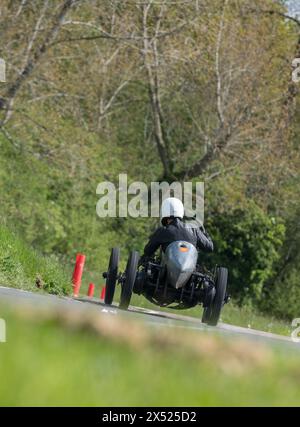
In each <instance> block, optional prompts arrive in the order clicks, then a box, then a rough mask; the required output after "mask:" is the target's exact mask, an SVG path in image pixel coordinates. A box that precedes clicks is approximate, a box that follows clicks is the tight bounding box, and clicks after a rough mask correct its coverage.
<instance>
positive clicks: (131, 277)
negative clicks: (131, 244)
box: [119, 251, 140, 310]
mask: <svg viewBox="0 0 300 427" xmlns="http://www.w3.org/2000/svg"><path fill="white" fill-rule="evenodd" d="M139 259H140V257H139V254H138V252H136V251H132V252H131V254H130V256H129V259H128V262H127V266H126V271H125V278H124V281H123V283H122V290H121V297H120V304H119V307H120V308H122V309H123V310H127V308H128V306H129V304H130V300H131V295H132V290H133V286H134V282H135V278H136V274H137V269H138V263H139Z"/></svg>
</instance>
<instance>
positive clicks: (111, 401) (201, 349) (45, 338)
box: [0, 306, 300, 406]
mask: <svg viewBox="0 0 300 427" xmlns="http://www.w3.org/2000/svg"><path fill="white" fill-rule="evenodd" d="M0 317H2V318H5V320H6V324H7V342H6V343H2V344H0V378H1V381H0V404H1V405H3V406H4V405H9V406H14V405H23V406H26V405H34V406H36V405H100V406H105V405H108V406H110V405H113V406H114V405H125V406H126V405H128V406H142V405H144V406H148V405H155V406H156V405H162V406H163V405H174V406H179V405H208V406H210V405H224V406H227V405H229V406H230V405H271V406H272V405H299V403H300V389H299V379H300V365H299V352H298V351H297V352H296V351H293V350H289V351H286V349H282V350H279V349H278V348H277V347H276V348H265V347H262V346H261V345H259V344H256V345H255V346H253V343H252V342H250V343H247V342H245V343H242V342H236V341H235V340H230V341H225V340H222V339H221V338H217V337H213V336H207V335H205V334H193V333H190V332H188V331H185V332H184V334H181V333H178V331H176V332H173V335H172V336H170V334H172V331H171V330H170V329H168V330H167V331H165V330H164V329H159V330H158V329H155V331H154V332H153V330H152V332H151V334H152V336H151V337H150V338H149V330H148V329H145V327H144V326H143V327H142V326H139V330H138V331H137V330H134V328H133V329H132V328H131V325H130V324H127V321H125V319H124V320H121V321H120V320H118V321H117V323H116V324H115V326H114V329H113V330H111V331H110V332H108V333H104V331H106V325H107V323H106V324H105V319H106V322H107V317H105V318H103V319H102V320H101V321H99V316H97V325H96V326H95V328H92V327H91V324H92V322H93V321H94V320H92V321H91V322H85V323H84V324H81V320H80V319H77V322H76V324H75V325H73V326H72V327H71V326H70V325H71V324H72V321H70V320H69V321H68V322H66V319H65V313H64V314H61V315H60V316H58V315H57V314H55V315H53V317H52V316H49V315H48V317H47V318H44V317H43V315H41V314H40V313H36V315H35V316H33V315H32V313H31V314H30V316H29V317H28V313H26V312H25V313H23V314H22V312H20V311H18V310H17V311H10V310H8V309H7V308H5V309H4V307H3V306H2V307H0ZM114 319H116V318H114ZM71 320H72V319H71ZM99 322H100V323H99ZM101 322H102V323H101ZM103 322H104V323H103ZM114 322H116V320H115V321H114ZM73 323H75V321H74V320H73ZM141 328H142V329H141ZM95 331H97V333H95ZM153 334H155V336H153ZM135 337H136V339H135Z"/></svg>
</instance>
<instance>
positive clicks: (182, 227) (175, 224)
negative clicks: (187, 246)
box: [144, 218, 214, 256]
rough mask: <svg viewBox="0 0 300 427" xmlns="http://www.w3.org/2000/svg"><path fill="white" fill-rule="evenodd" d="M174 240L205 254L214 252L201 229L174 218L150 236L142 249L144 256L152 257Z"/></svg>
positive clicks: (211, 243)
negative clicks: (190, 245) (190, 244)
mask: <svg viewBox="0 0 300 427" xmlns="http://www.w3.org/2000/svg"><path fill="white" fill-rule="evenodd" d="M176 240H184V241H185V242H188V243H192V244H193V245H194V246H195V247H196V248H197V249H201V250H203V251H205V252H212V251H213V250H214V245H213V242H212V240H211V238H210V237H209V235H208V234H207V233H206V232H205V230H204V228H203V227H198V228H194V227H191V225H190V224H186V223H184V222H182V221H181V219H179V218H175V219H174V220H173V221H172V222H171V223H170V224H169V225H167V226H166V227H159V228H158V229H157V230H156V231H155V232H154V233H153V234H152V236H151V237H150V239H149V242H148V243H147V245H146V246H145V248H144V256H152V255H153V254H154V252H155V251H156V250H157V249H158V248H159V247H160V246H161V247H162V250H163V251H165V250H166V248H167V246H168V245H169V244H170V243H172V242H175V241H176Z"/></svg>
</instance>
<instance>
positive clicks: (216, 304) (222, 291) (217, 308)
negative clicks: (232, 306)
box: [202, 267, 228, 326]
mask: <svg viewBox="0 0 300 427" xmlns="http://www.w3.org/2000/svg"><path fill="white" fill-rule="evenodd" d="M227 281H228V270H227V268H224V267H218V268H217V271H216V281H215V288H216V294H215V297H214V299H213V302H212V304H211V305H210V306H209V307H206V308H204V311H203V315H202V322H203V323H207V324H208V325H210V326H216V325H217V324H218V321H219V318H220V315H221V311H222V307H223V305H224V303H225V298H226V289H227Z"/></svg>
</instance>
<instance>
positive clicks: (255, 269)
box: [207, 201, 285, 303]
mask: <svg viewBox="0 0 300 427" xmlns="http://www.w3.org/2000/svg"><path fill="white" fill-rule="evenodd" d="M207 227H208V229H209V231H210V233H211V235H212V237H213V240H214V244H215V253H214V255H212V256H211V255H210V256H208V257H207V260H208V259H209V262H211V263H216V264H218V265H224V266H228V268H229V292H230V294H231V295H232V296H233V297H235V298H236V299H237V301H238V302H239V303H246V302H247V303H258V302H259V300H260V298H261V294H262V289H263V285H264V283H265V282H266V281H267V280H268V279H269V278H270V277H271V275H272V272H273V265H274V263H275V261H277V260H278V259H279V248H280V247H281V245H282V243H283V239H284V234H285V227H284V225H283V224H282V223H281V222H279V221H277V220H276V219H275V218H273V217H270V216H268V215H267V214H266V213H264V212H263V211H262V209H260V208H259V207H258V206H257V205H256V204H255V203H254V202H253V201H248V202H247V203H246V205H245V206H243V207H239V208H238V209H232V210H231V211H229V212H227V213H224V212H219V211H216V212H214V213H212V214H211V215H210V217H209V218H208V220H207Z"/></svg>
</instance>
